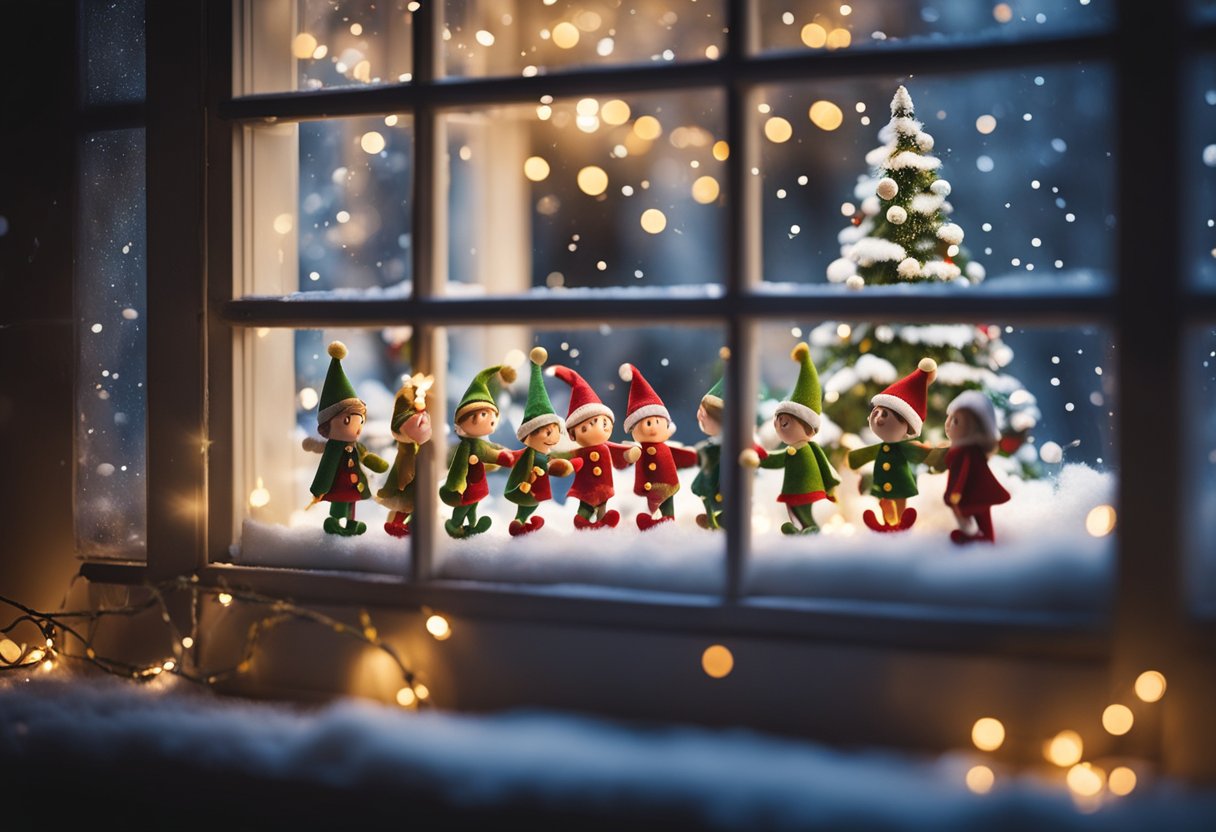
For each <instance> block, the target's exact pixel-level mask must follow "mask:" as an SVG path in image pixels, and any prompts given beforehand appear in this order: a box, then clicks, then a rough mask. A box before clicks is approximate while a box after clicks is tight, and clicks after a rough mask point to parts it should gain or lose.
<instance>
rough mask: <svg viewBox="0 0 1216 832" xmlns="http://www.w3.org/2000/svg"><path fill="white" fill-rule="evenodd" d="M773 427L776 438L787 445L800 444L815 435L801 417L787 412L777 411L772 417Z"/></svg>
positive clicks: (812, 429) (813, 430)
mask: <svg viewBox="0 0 1216 832" xmlns="http://www.w3.org/2000/svg"><path fill="white" fill-rule="evenodd" d="M773 428H774V429H775V430H776V431H777V438H778V439H780V440H781V441H782V442H784V443H785V444H787V445H801V444H802V443H803V442H809V441H810V440H811V438H812V437H814V435H815V429H814V428H813V427H811V426H810V425H808V424H807V423H806V422H804V421H802V420H801V419H798V418H795V417H794V416H791V415H790V414H788V413H778V414H777V415H776V416H774V417H773Z"/></svg>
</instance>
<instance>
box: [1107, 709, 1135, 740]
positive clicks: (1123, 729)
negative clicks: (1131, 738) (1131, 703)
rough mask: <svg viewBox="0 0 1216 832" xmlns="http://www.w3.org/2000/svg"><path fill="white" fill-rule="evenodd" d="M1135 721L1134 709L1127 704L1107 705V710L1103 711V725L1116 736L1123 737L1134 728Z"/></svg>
mask: <svg viewBox="0 0 1216 832" xmlns="http://www.w3.org/2000/svg"><path fill="white" fill-rule="evenodd" d="M1135 721H1136V718H1135V717H1134V716H1133V715H1132V709H1131V708H1129V707H1127V706H1126V705H1119V704H1115V705H1107V706H1106V710H1104V711H1103V712H1102V727H1103V728H1105V729H1106V731H1107V733H1110V734H1113V735H1114V736H1116V737H1121V736H1123V735H1124V734H1126V733H1127V732H1128V731H1130V730H1132V725H1133V724H1134V723H1135Z"/></svg>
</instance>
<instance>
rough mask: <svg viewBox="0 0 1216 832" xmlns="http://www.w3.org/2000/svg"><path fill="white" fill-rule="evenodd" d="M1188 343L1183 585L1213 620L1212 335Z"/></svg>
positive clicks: (1201, 332) (1197, 332) (1200, 330)
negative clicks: (1187, 483) (1186, 510)
mask: <svg viewBox="0 0 1216 832" xmlns="http://www.w3.org/2000/svg"><path fill="white" fill-rule="evenodd" d="M1186 343H1187V352H1186V357H1185V359H1184V361H1185V363H1184V364H1183V372H1184V378H1186V379H1187V382H1188V383H1187V385H1186V388H1185V391H1186V393H1185V396H1184V400H1183V402H1182V405H1183V406H1184V407H1186V413H1187V414H1188V416H1187V420H1186V429H1187V438H1188V444H1187V445H1186V446H1185V447H1187V448H1189V449H1191V452H1190V453H1186V462H1185V465H1186V468H1187V471H1188V474H1189V476H1188V480H1189V482H1190V486H1191V487H1190V497H1189V499H1188V500H1187V503H1188V504H1189V507H1190V511H1188V512H1187V517H1188V521H1187V522H1186V523H1185V524H1184V526H1183V534H1184V538H1185V540H1186V543H1187V550H1186V551H1187V557H1186V559H1185V561H1184V564H1185V579H1186V587H1187V590H1188V592H1187V596H1188V600H1189V601H1190V605H1191V609H1193V610H1194V611H1195V613H1196V614H1198V615H1201V616H1204V617H1206V618H1211V617H1213V616H1216V549H1213V547H1212V540H1213V539H1216V537H1214V536H1216V329H1213V328H1211V327H1197V328H1194V329H1192V330H1191V331H1190V332H1189V333H1188V338H1187V342H1186Z"/></svg>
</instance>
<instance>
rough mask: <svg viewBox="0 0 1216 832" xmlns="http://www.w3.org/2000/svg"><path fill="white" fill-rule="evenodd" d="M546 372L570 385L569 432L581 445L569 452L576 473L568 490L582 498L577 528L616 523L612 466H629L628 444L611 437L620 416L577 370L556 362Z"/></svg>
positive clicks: (599, 527) (575, 497) (576, 518)
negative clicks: (611, 500)
mask: <svg viewBox="0 0 1216 832" xmlns="http://www.w3.org/2000/svg"><path fill="white" fill-rule="evenodd" d="M545 372H547V373H549V374H550V375H553V376H557V378H559V379H561V380H562V381H564V382H566V384H569V385H570V407H569V409H568V410H567V411H566V433H567V435H568V436H569V437H570V438H571V439H572V440H573V441H574V442H575V443H577V444H578V446H579V447H578V450H577V451H575V452H574V453H572V454H570V455H569V459H570V462H571V464H572V465H573V466H574V470H575V474H574V482H573V484H571V486H570V490H569V491H568V492H567V494H568V495H569V496H570V498H572V499H575V500H578V513H577V514H575V515H574V528H576V529H602V528H604V527H615V526H616V524H617V523H618V522H620V519H621V514H620V512H618V511H617V510H616V509H610V508H608V501H609V500H610V499H612V496H613V495H614V494H615V493H616V491H615V489H614V488H613V484H612V469H613V468H614V467H616V468H624V467H625V465H626V460H625V452H626V451H627V450H628V449H629V446H628V445H622V444H620V443H617V442H609V441H608V437H609V436H611V435H612V425H613V422H614V421H615V420H616V417H615V416H614V415H613V413H612V410H611V409H609V407H608V406H607V405H606V404H604V403H603V402H602V401H600V399H599V396H597V395H596V394H595V391H594V390H592V389H591V385H589V384H588V383H587V382H586V381H585V380H584V379H583V377H582V376H580V375H579V374H578V373H577V372H575V371H574V370H572V369H570V368H569V367H563V366H562V365H560V364H555V365H553V366H552V367H550V368H549V369H548V370H546V371H545ZM592 518H594V519H592Z"/></svg>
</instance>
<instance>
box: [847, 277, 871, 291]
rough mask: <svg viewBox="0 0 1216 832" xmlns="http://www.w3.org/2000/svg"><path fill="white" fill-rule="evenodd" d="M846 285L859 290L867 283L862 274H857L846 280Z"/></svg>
mask: <svg viewBox="0 0 1216 832" xmlns="http://www.w3.org/2000/svg"><path fill="white" fill-rule="evenodd" d="M844 285H845V286H847V287H848V288H850V289H853V290H857V289H861V288H863V287H864V286H865V285H866V281H865V279H864V278H863V277H862V276H861V275H859V274H855V275H853V276H851V277H850V278H849V279H848V280H846V281H845V282H844Z"/></svg>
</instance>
